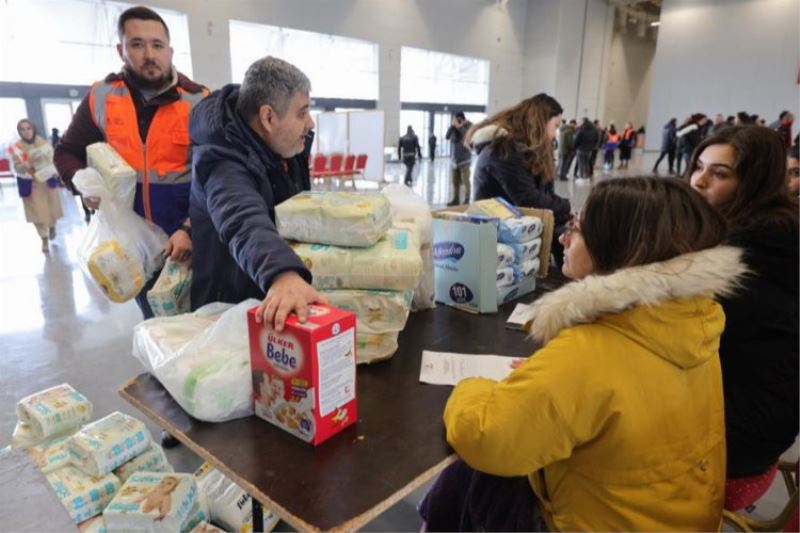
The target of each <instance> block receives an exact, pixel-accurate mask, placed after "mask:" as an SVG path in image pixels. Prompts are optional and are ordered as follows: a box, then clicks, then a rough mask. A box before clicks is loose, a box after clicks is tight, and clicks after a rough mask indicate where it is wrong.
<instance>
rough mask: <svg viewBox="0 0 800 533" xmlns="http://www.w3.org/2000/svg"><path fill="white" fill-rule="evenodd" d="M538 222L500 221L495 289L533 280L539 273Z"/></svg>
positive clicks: (524, 219)
mask: <svg viewBox="0 0 800 533" xmlns="http://www.w3.org/2000/svg"><path fill="white" fill-rule="evenodd" d="M543 230H544V224H543V223H542V219H540V218H539V217H535V216H528V215H525V216H520V217H518V218H508V219H506V220H501V221H500V223H499V225H498V227H497V289H498V294H502V293H503V292H504V290H505V288H506V287H511V286H513V285H518V284H520V283H523V282H525V281H526V280H533V278H534V277H535V276H536V274H537V273H538V272H539V266H540V258H539V253H540V252H541V249H542V232H543Z"/></svg>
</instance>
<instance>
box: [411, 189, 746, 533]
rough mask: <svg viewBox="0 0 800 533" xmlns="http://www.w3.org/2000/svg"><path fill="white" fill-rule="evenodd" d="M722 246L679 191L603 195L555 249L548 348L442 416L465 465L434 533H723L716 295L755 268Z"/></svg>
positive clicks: (536, 324) (545, 316) (455, 398)
mask: <svg viewBox="0 0 800 533" xmlns="http://www.w3.org/2000/svg"><path fill="white" fill-rule="evenodd" d="M623 229H624V230H623ZM724 235H725V222H724V220H723V219H722V217H721V216H720V215H719V214H718V213H717V212H716V211H715V210H714V209H713V208H711V207H710V206H709V205H708V204H707V203H706V202H705V201H704V200H703V198H702V197H701V196H700V195H698V194H697V193H695V192H694V191H692V190H691V188H690V187H689V185H688V184H687V183H685V182H683V181H681V180H678V179H669V178H667V179H658V178H629V179H619V180H608V181H602V182H600V183H599V184H597V185H596V186H595V187H594V188H593V190H592V192H591V193H590V194H589V196H588V198H587V199H586V203H585V205H584V207H583V209H582V211H581V213H580V215H579V216H578V217H577V218H575V219H573V221H572V222H571V223H570V224H569V226H568V228H567V230H566V231H565V232H564V234H563V235H562V236H561V241H562V244H563V245H564V266H563V268H562V271H563V273H564V274H565V275H566V276H567V277H568V278H571V279H572V280H574V281H573V282H572V283H569V284H567V285H565V286H563V287H562V288H560V289H558V290H556V291H554V292H551V293H549V294H546V295H544V296H542V297H541V298H540V299H539V300H537V301H536V302H535V303H534V308H533V313H532V317H531V318H532V320H533V322H532V324H533V326H532V332H531V333H532V336H533V337H534V338H535V339H536V340H537V341H538V342H539V343H541V344H542V348H541V349H539V350H538V351H536V352H535V353H534V354H533V356H531V357H530V358H528V359H527V360H524V361H523V362H521V363H520V364H518V366H516V368H515V369H514V370H513V371H512V372H511V374H510V375H509V376H508V377H506V378H505V379H503V380H501V381H494V380H490V379H483V378H472V379H465V380H463V381H461V382H460V383H459V384H458V385H457V386H456V387H455V389H454V390H453V392H452V394H451V396H450V399H449V400H448V402H447V406H446V407H445V412H444V423H445V426H446V429H447V441H448V442H449V443H450V445H451V446H452V447H453V449H454V450H455V451H456V452H457V453H458V455H459V456H460V460H458V461H457V462H456V463H454V464H453V465H451V466H450V467H448V468H447V469H446V470H445V471H444V472H443V474H442V475H441V476H440V477H439V479H438V480H437V481H436V483H435V484H434V486H433V487H432V489H431V491H430V492H429V493H428V495H427V496H426V497H425V499H424V500H423V502H422V504H421V506H420V512H421V514H422V516H423V519H424V520H425V522H426V525H427V527H428V529H429V530H432V531H435V530H448V531H513V530H541V529H542V528H547V530H549V531H556V530H560V531H663V530H671V531H678V530H694V531H716V530H717V528H718V527H719V526H720V520H721V515H722V501H723V497H724V495H723V490H724V482H725V424H724V414H723V395H722V375H721V371H720V364H719V356H718V353H717V347H718V345H719V339H720V335H721V333H722V329H723V327H724V322H725V318H724V315H723V312H722V308H721V306H720V305H719V304H718V303H716V302H715V301H714V299H713V295H715V294H717V295H722V294H730V293H731V292H732V291H733V290H734V288H735V287H736V285H737V283H738V281H739V279H740V276H741V275H742V273H743V272H744V270H745V268H744V265H743V264H742V261H741V251H740V250H738V249H736V248H732V247H726V246H719V243H720V241H721V239H722V238H723V237H724Z"/></svg>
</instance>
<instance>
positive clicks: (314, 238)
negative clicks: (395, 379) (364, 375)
mask: <svg viewBox="0 0 800 533" xmlns="http://www.w3.org/2000/svg"><path fill="white" fill-rule="evenodd" d="M275 214H276V218H277V228H278V233H280V235H281V236H282V237H284V238H285V239H288V240H290V241H293V242H292V243H291V244H292V247H293V249H294V251H295V253H296V254H297V255H298V256H299V257H300V259H301V260H302V261H303V262H304V263H305V265H306V267H307V268H308V269H309V270H310V271H311V274H312V276H313V285H314V287H315V288H317V289H319V290H322V291H324V294H325V295H326V296H327V297H328V298H329V299H330V301H331V304H332V305H334V306H336V307H341V308H343V309H346V310H350V311H353V312H354V313H355V314H356V319H357V322H356V347H357V350H356V351H357V354H358V362H359V363H369V362H373V361H378V360H382V359H387V358H389V357H391V356H392V355H394V353H395V352H396V351H397V336H398V333H399V331H400V330H402V329H403V327H405V322H406V319H407V318H408V311H409V308H410V305H411V299H412V298H413V291H414V289H415V288H416V287H417V286H418V285H419V281H420V275H421V273H422V257H421V256H420V244H419V237H418V233H417V231H415V230H414V229H412V228H405V227H392V215H391V209H390V204H389V200H388V199H387V198H386V197H385V196H384V195H383V194H380V193H352V192H321V193H316V192H310V193H301V194H299V195H296V196H294V197H292V198H290V199H289V200H287V201H286V202H283V203H282V204H280V205H278V206H277V207H276V208H275ZM407 291H410V293H409V292H407Z"/></svg>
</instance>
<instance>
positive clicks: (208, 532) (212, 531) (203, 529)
mask: <svg viewBox="0 0 800 533" xmlns="http://www.w3.org/2000/svg"><path fill="white" fill-rule="evenodd" d="M264 531H270V530H269V529H265V530H264ZM189 533H225V531H223V530H222V529H220V528H218V527H217V526H215V525H212V524H209V523H208V522H206V521H205V520H203V521H202V522H200V523H199V524H197V525H196V526H195V527H194V529H192V530H191V531H190V532H189ZM244 533H247V532H244Z"/></svg>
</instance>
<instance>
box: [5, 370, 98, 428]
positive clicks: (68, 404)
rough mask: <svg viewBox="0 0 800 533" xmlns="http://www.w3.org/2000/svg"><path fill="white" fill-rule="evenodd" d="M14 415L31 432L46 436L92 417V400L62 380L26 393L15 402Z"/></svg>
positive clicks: (77, 425)
mask: <svg viewBox="0 0 800 533" xmlns="http://www.w3.org/2000/svg"><path fill="white" fill-rule="evenodd" d="M17 418H18V419H19V421H20V422H24V423H25V424H27V425H28V428H29V429H30V430H31V431H32V433H33V435H34V436H35V437H37V438H39V439H46V438H47V437H53V436H56V435H60V434H63V433H66V432H68V431H70V430H74V429H75V428H77V427H79V426H80V425H81V424H83V423H84V422H88V421H89V420H91V418H92V403H91V402H90V401H89V400H87V399H86V397H85V396H84V395H83V394H81V393H80V392H78V391H76V390H75V389H73V388H72V387H71V386H70V385H68V384H66V383H62V384H61V385H56V386H55V387H51V388H49V389H46V390H43V391H40V392H37V393H35V394H31V395H30V396H26V397H25V398H23V399H22V400H20V401H19V403H17Z"/></svg>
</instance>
